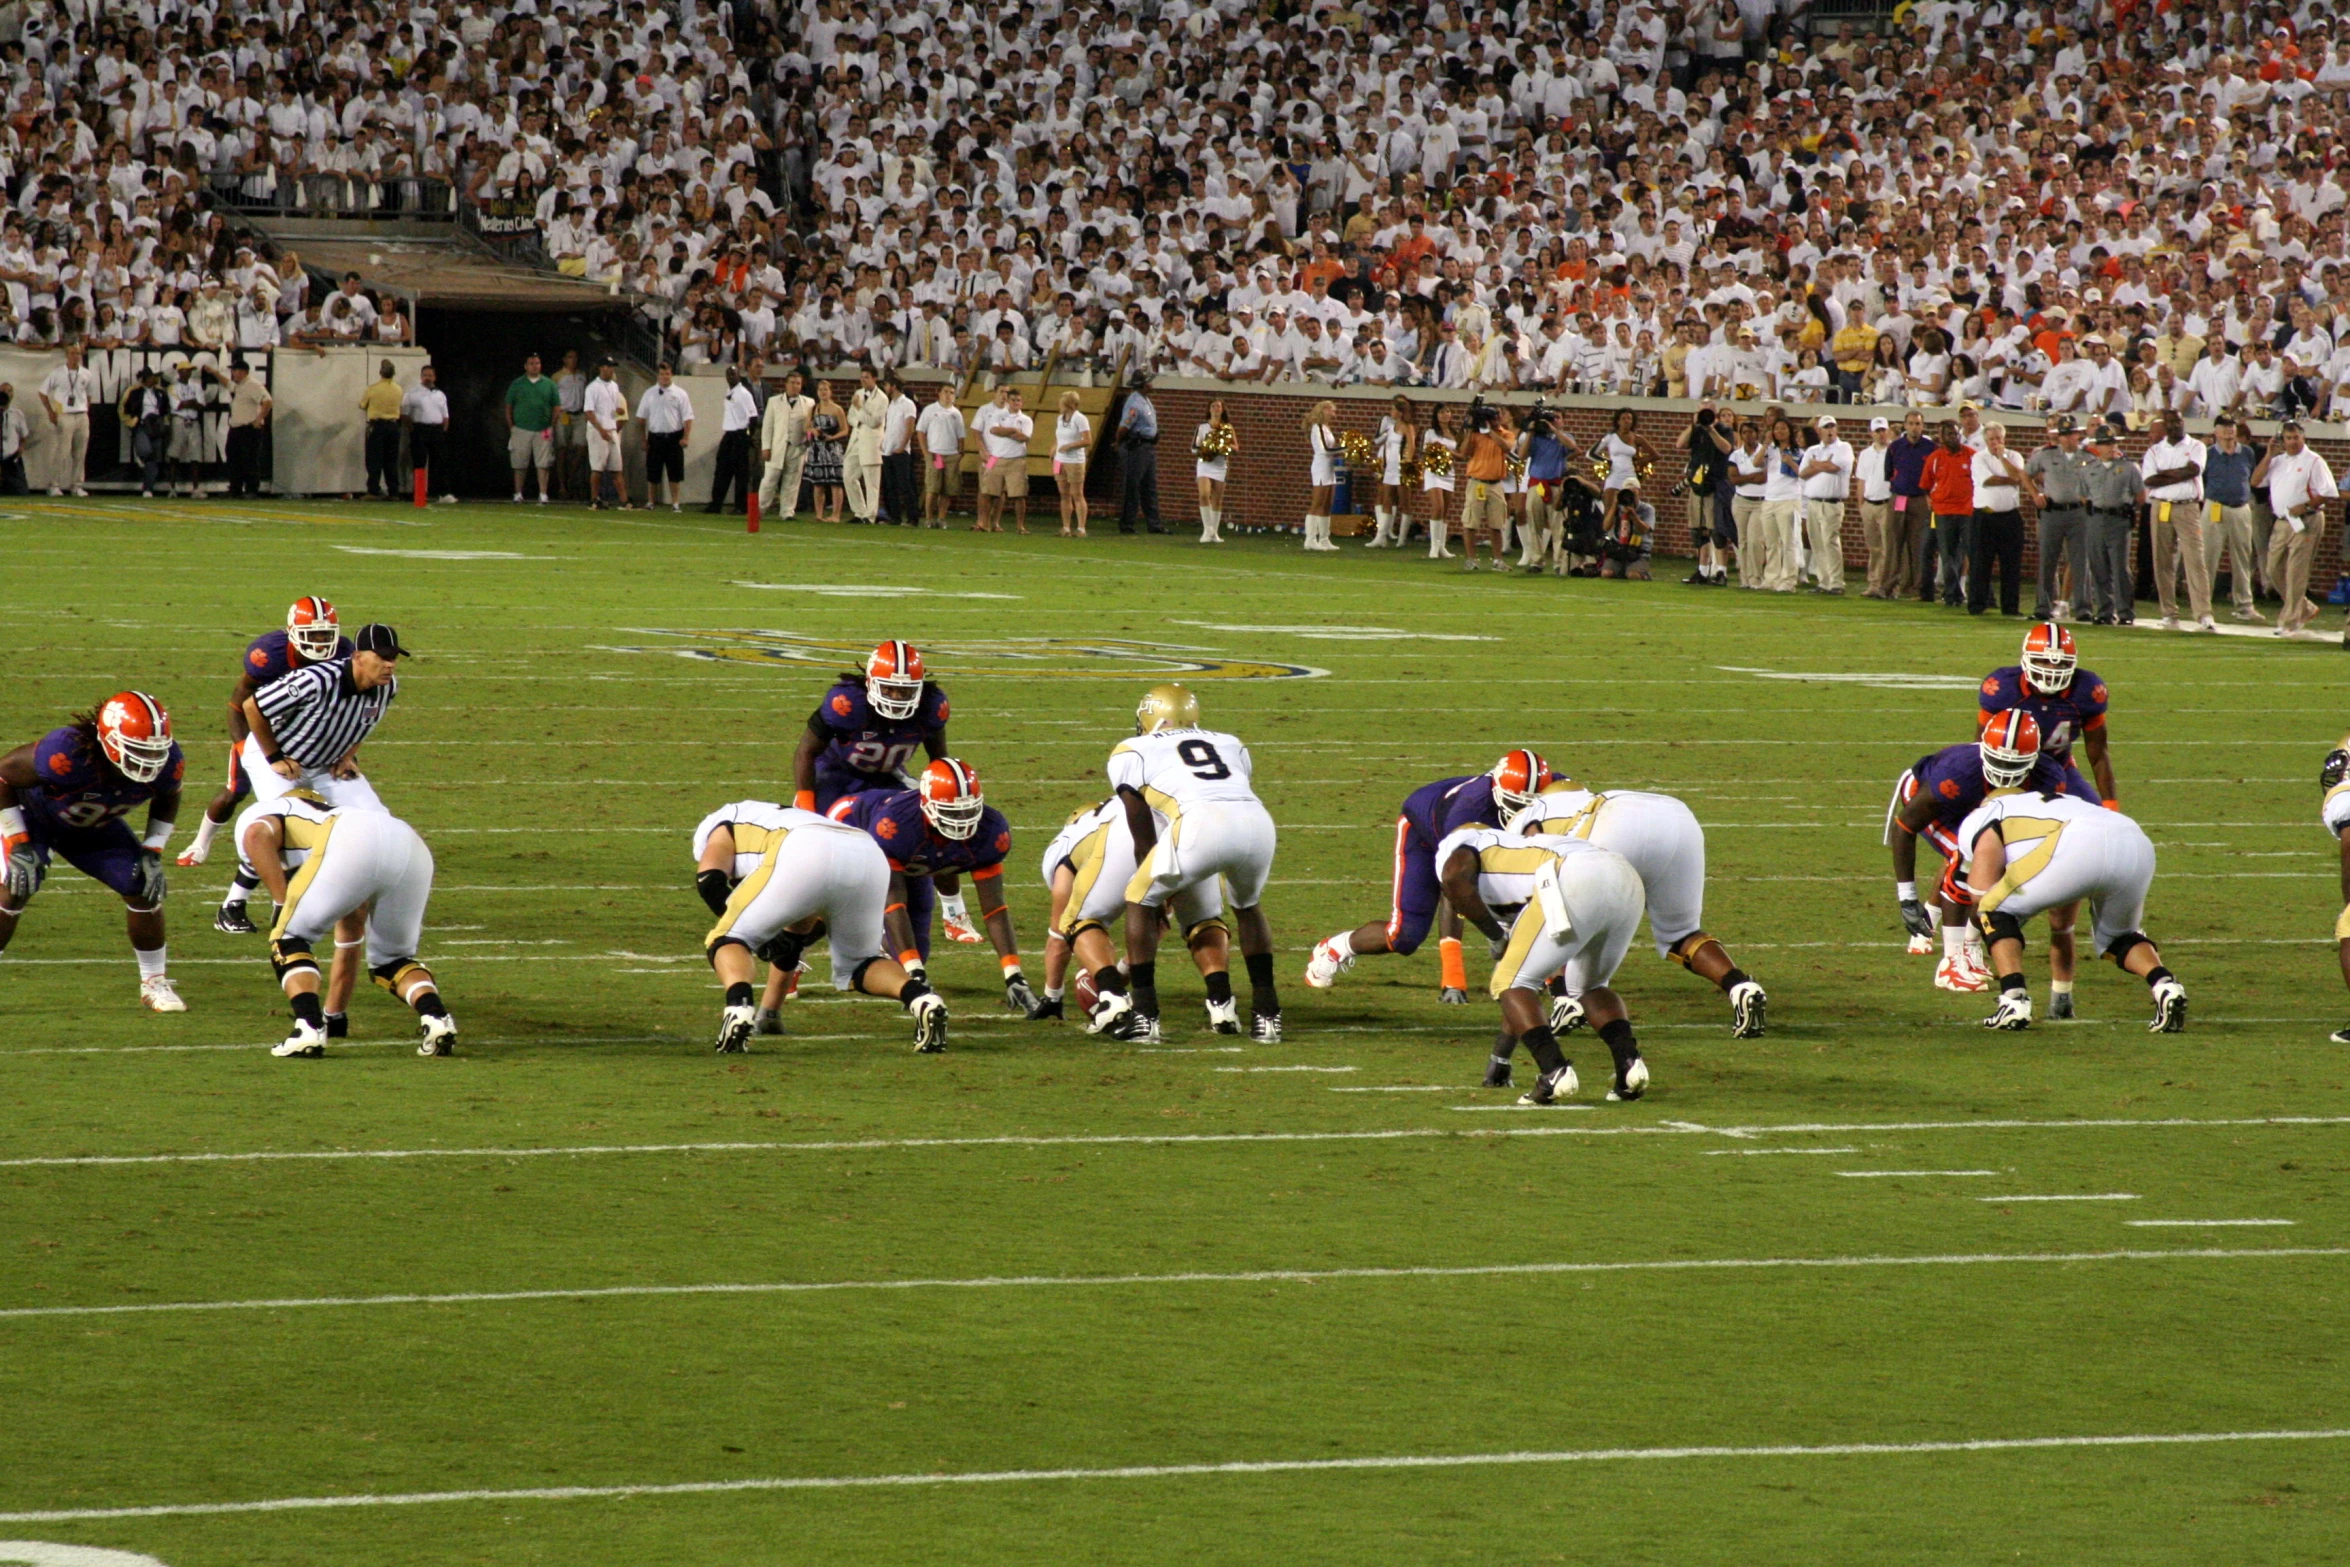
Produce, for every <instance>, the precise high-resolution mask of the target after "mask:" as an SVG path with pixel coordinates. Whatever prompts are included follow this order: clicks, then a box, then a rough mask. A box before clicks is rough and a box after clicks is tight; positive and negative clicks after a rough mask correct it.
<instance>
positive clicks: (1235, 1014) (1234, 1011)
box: [1208, 1000, 1240, 1034]
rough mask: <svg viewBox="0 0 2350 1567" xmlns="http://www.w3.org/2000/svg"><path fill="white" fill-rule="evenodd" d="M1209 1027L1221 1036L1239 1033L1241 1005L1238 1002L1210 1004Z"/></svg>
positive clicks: (1212, 1002)
mask: <svg viewBox="0 0 2350 1567" xmlns="http://www.w3.org/2000/svg"><path fill="white" fill-rule="evenodd" d="M1208 1027H1210V1028H1212V1029H1214V1030H1215V1031H1216V1032H1217V1033H1219V1034H1237V1033H1239V1032H1240V1003H1239V1002H1238V1001H1237V1000H1234V1001H1211V1002H1209V1003H1208Z"/></svg>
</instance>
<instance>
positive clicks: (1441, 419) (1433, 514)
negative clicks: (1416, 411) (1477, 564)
mask: <svg viewBox="0 0 2350 1567" xmlns="http://www.w3.org/2000/svg"><path fill="white" fill-rule="evenodd" d="M1459 431H1460V413H1459V410H1457V409H1456V408H1454V406H1453V405H1452V404H1450V403H1445V404H1442V405H1440V406H1439V407H1438V408H1437V410H1436V424H1435V427H1434V428H1432V429H1431V430H1429V432H1428V433H1427V434H1426V435H1424V436H1422V437H1420V491H1421V493H1422V494H1423V495H1425V496H1427V497H1428V558H1429V559H1430V560H1450V559H1452V551H1450V550H1448V549H1446V548H1445V547H1444V530H1445V516H1444V513H1445V508H1446V507H1448V506H1450V505H1451V504H1452V502H1451V501H1450V500H1449V499H1447V497H1449V496H1450V495H1451V494H1452V482H1453V472H1452V468H1451V466H1450V460H1451V458H1452V456H1453V454H1454V453H1456V452H1457V451H1459V450H1460V444H1461V442H1460V434H1459ZM1432 451H1440V452H1443V453H1444V454H1445V458H1446V467H1445V470H1444V472H1442V473H1438V472H1437V471H1436V470H1435V469H1433V468H1431V467H1429V466H1428V454H1429V453H1430V452H1432Z"/></svg>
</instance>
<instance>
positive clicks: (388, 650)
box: [351, 620, 408, 658]
mask: <svg viewBox="0 0 2350 1567" xmlns="http://www.w3.org/2000/svg"><path fill="white" fill-rule="evenodd" d="M351 644H352V646H353V647H355V648H356V649H358V651H360V652H362V653H373V654H375V655H376V657H378V658H406V657H407V656H408V650H407V649H406V648H404V647H402V646H400V633H398V632H397V631H394V630H393V629H392V628H391V627H389V626H387V625H385V624H384V623H383V622H381V621H379V620H371V621H369V622H368V623H367V624H366V625H364V626H361V627H360V628H359V634H358V635H357V636H355V637H353V638H352V639H351Z"/></svg>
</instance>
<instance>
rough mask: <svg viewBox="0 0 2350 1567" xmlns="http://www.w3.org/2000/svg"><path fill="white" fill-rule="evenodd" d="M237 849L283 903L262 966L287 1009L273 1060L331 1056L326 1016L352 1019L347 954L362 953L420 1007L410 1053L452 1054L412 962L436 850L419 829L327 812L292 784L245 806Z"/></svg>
mask: <svg viewBox="0 0 2350 1567" xmlns="http://www.w3.org/2000/svg"><path fill="white" fill-rule="evenodd" d="M236 843H237V851H238V852H239V853H240V854H242V855H243V856H244V857H245V860H246V862H247V863H249V864H250V865H252V867H253V868H254V869H255V870H257V871H259V872H260V873H261V880H262V882H263V884H264V885H266V886H267V887H268V888H269V894H270V896H271V897H272V898H275V899H276V900H277V904H278V910H277V922H276V924H274V925H272V926H271V927H270V931H269V965H270V969H271V971H272V972H273V973H275V974H276V976H277V982H278V988H279V989H281V990H283V991H284V992H285V993H286V1000H287V1001H288V1002H290V1003H291V1004H292V1006H293V1009H294V1031H293V1032H292V1033H291V1034H289V1035H287V1036H286V1038H285V1040H284V1042H283V1043H281V1044H279V1045H277V1046H276V1047H275V1048H273V1049H272V1050H271V1051H270V1054H272V1055H277V1056H322V1055H324V1054H326V1042H327V1040H328V1039H329V1038H331V1037H334V1035H332V1034H330V1033H329V1024H328V1017H329V1015H330V1014H331V1015H332V1016H334V1017H336V1018H341V1017H344V1016H346V1015H347V1014H346V1010H345V1009H346V1008H347V1007H348V1006H349V1005H350V999H351V992H352V991H353V990H354V989H355V988H357V985H358V973H357V968H356V965H355V963H354V961H353V958H352V954H353V953H354V952H356V951H357V950H358V949H359V948H361V947H362V946H364V947H365V948H366V950H367V972H368V974H369V975H370V976H372V977H373V978H374V980H375V982H376V983H377V984H378V985H381V986H382V987H383V988H384V989H386V990H388V991H390V992H391V993H392V994H393V995H395V996H397V997H399V999H400V1000H401V1001H402V1002H403V1003H404V1004H405V1005H407V1006H409V1007H411V1008H413V1009H414V1010H415V1013H416V1019H417V1022H418V1024H419V1025H420V1035H421V1037H420V1040H419V1043H418V1044H417V1046H416V1053H417V1054H418V1055H420V1056H445V1055H449V1054H451V1053H453V1052H454V1051H455V1049H456V1047H457V1022H456V1020H455V1019H454V1018H452V1017H450V1016H449V1009H448V1006H447V1005H446V1004H445V1003H443V1002H442V1000H441V992H440V986H439V985H438V984H437V983H436V982H435V981H434V979H433V977H432V971H431V970H430V969H428V968H426V967H425V966H424V965H423V964H421V963H419V962H417V961H416V948H417V945H418V944H419V943H420V942H421V941H422V940H423V938H424V908H425V904H426V903H428V902H429V901H431V898H432V868H433V867H432V851H431V850H430V849H428V848H426V847H425V846H424V840H423V839H422V838H419V837H418V836H416V829H415V828H413V827H411V826H409V825H408V824H407V823H406V822H404V821H402V820H400V819H399V818H398V817H396V816H394V815H392V814H391V813H390V812H389V811H384V810H380V809H375V808H371V807H367V806H330V805H329V804H327V802H326V801H325V800H324V799H323V798H321V797H320V796H318V795H317V794H315V793H313V792H311V791H310V790H308V789H295V790H292V791H290V792H288V793H285V794H281V795H279V796H278V797H277V798H276V799H274V800H264V801H261V802H259V803H257V804H254V805H251V806H248V807H246V810H245V814H244V815H242V816H240V817H238V818H237V836H236ZM329 936H332V937H333V938H334V970H333V973H332V974H331V975H330V976H329V981H328V988H327V993H326V996H325V998H324V1000H323V1001H322V1000H321V999H320V996H319V984H318V960H317V958H315V957H314V956H312V954H311V949H312V947H313V946H314V945H315V944H316V943H318V942H320V941H322V940H324V939H326V938H327V937H329ZM337 1032H340V1031H339V1030H338V1031H337Z"/></svg>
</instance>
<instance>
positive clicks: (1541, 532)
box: [1518, 489, 1559, 567]
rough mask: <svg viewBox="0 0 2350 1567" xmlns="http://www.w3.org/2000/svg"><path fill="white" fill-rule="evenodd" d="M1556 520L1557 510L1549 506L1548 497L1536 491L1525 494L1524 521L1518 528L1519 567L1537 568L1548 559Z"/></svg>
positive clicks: (1556, 523)
mask: <svg viewBox="0 0 2350 1567" xmlns="http://www.w3.org/2000/svg"><path fill="white" fill-rule="evenodd" d="M1558 519H1559V512H1558V509H1557V508H1556V507H1554V506H1552V505H1551V504H1550V499H1549V497H1547V496H1545V495H1544V494H1543V493H1542V492H1541V491H1540V490H1536V489H1529V490H1528V491H1527V492H1526V520H1525V522H1524V523H1523V524H1521V525H1520V526H1519V528H1518V542H1519V545H1520V546H1521V548H1520V551H1519V554H1518V564H1519V565H1521V566H1537V567H1538V566H1541V565H1542V564H1543V563H1544V562H1545V561H1547V560H1548V559H1549V558H1550V554H1551V545H1552V535H1553V534H1554V533H1555V532H1556V531H1557V529H1558Z"/></svg>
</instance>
